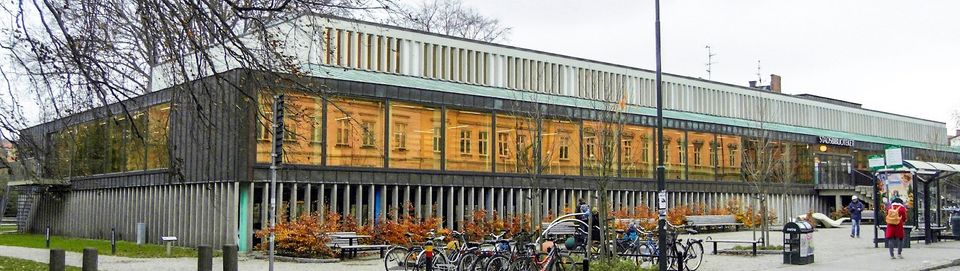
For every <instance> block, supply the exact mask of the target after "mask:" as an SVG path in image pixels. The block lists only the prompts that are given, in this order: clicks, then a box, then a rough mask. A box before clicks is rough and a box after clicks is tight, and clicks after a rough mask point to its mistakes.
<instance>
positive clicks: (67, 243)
mask: <svg viewBox="0 0 960 271" xmlns="http://www.w3.org/2000/svg"><path fill="white" fill-rule="evenodd" d="M0 245H2V246H16V247H29V248H45V247H44V239H43V235H39V234H0ZM50 247H52V248H62V249H64V250H66V251H72V252H79V253H83V248H85V247H93V248H96V249H97V251H98V252H99V254H100V255H110V241H109V240H96V239H80V238H69V237H60V236H51V237H50ZM166 253H167V248H166V247H164V246H162V245H154V244H144V245H139V246H138V245H137V243H133V242H126V241H117V255H116V256H122V257H131V258H166V257H167V254H166ZM219 255H220V251H214V256H219ZM171 257H197V251H196V249H193V248H184V247H173V249H172V250H171ZM0 270H2V269H0Z"/></svg>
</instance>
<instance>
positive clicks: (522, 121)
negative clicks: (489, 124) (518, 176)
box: [496, 115, 537, 173]
mask: <svg viewBox="0 0 960 271" xmlns="http://www.w3.org/2000/svg"><path fill="white" fill-rule="evenodd" d="M496 134H497V138H496V141H497V146H496V156H497V158H496V163H497V172H507V173H533V172H534V171H535V170H536V168H537V165H536V161H534V158H535V157H536V156H535V155H533V154H534V151H535V149H534V143H535V142H534V141H533V140H532V139H533V138H534V135H536V134H537V124H536V123H535V122H534V121H533V120H532V119H530V118H525V117H518V116H509V115H497V127H496Z"/></svg>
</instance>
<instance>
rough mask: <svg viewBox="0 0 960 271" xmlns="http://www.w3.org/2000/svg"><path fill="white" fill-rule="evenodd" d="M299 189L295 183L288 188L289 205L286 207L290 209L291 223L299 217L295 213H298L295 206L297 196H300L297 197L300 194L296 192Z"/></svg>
mask: <svg viewBox="0 0 960 271" xmlns="http://www.w3.org/2000/svg"><path fill="white" fill-rule="evenodd" d="M299 188H300V187H299V185H298V184H297V183H293V185H292V187H291V188H290V199H289V202H290V203H287V205H288V207H290V220H291V221H293V220H297V217H299V214H297V211H299V209H300V208H297V205H298V203H297V202H298V199H299V196H300V195H299V194H300V193H297V192H299V191H298V190H300V189H299Z"/></svg>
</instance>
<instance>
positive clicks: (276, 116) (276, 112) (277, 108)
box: [269, 94, 283, 271]
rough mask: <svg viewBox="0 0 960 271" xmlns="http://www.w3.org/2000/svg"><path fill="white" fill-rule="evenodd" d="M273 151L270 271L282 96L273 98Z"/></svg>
mask: <svg viewBox="0 0 960 271" xmlns="http://www.w3.org/2000/svg"><path fill="white" fill-rule="evenodd" d="M272 146H273V150H272V152H271V153H270V157H271V161H270V252H269V253H270V256H269V258H270V271H273V255H274V254H275V251H274V249H275V244H274V239H275V237H276V235H275V233H274V230H276V226H277V170H279V169H280V166H281V164H282V159H281V157H282V154H283V94H280V95H276V96H273V144H272Z"/></svg>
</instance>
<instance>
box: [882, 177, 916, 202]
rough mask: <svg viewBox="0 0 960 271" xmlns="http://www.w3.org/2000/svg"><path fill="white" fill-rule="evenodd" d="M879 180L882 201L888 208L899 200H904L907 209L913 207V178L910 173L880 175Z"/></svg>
mask: <svg viewBox="0 0 960 271" xmlns="http://www.w3.org/2000/svg"><path fill="white" fill-rule="evenodd" d="M877 180H878V182H879V183H878V184H877V188H879V190H878V191H879V192H880V193H879V195H880V199H881V201H882V202H883V204H884V205H885V206H886V208H890V204H891V203H892V202H893V199H897V198H899V199H901V200H903V204H904V205H905V206H906V207H907V208H910V207H912V206H913V176H911V175H910V173H909V172H884V173H879V174H877Z"/></svg>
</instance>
